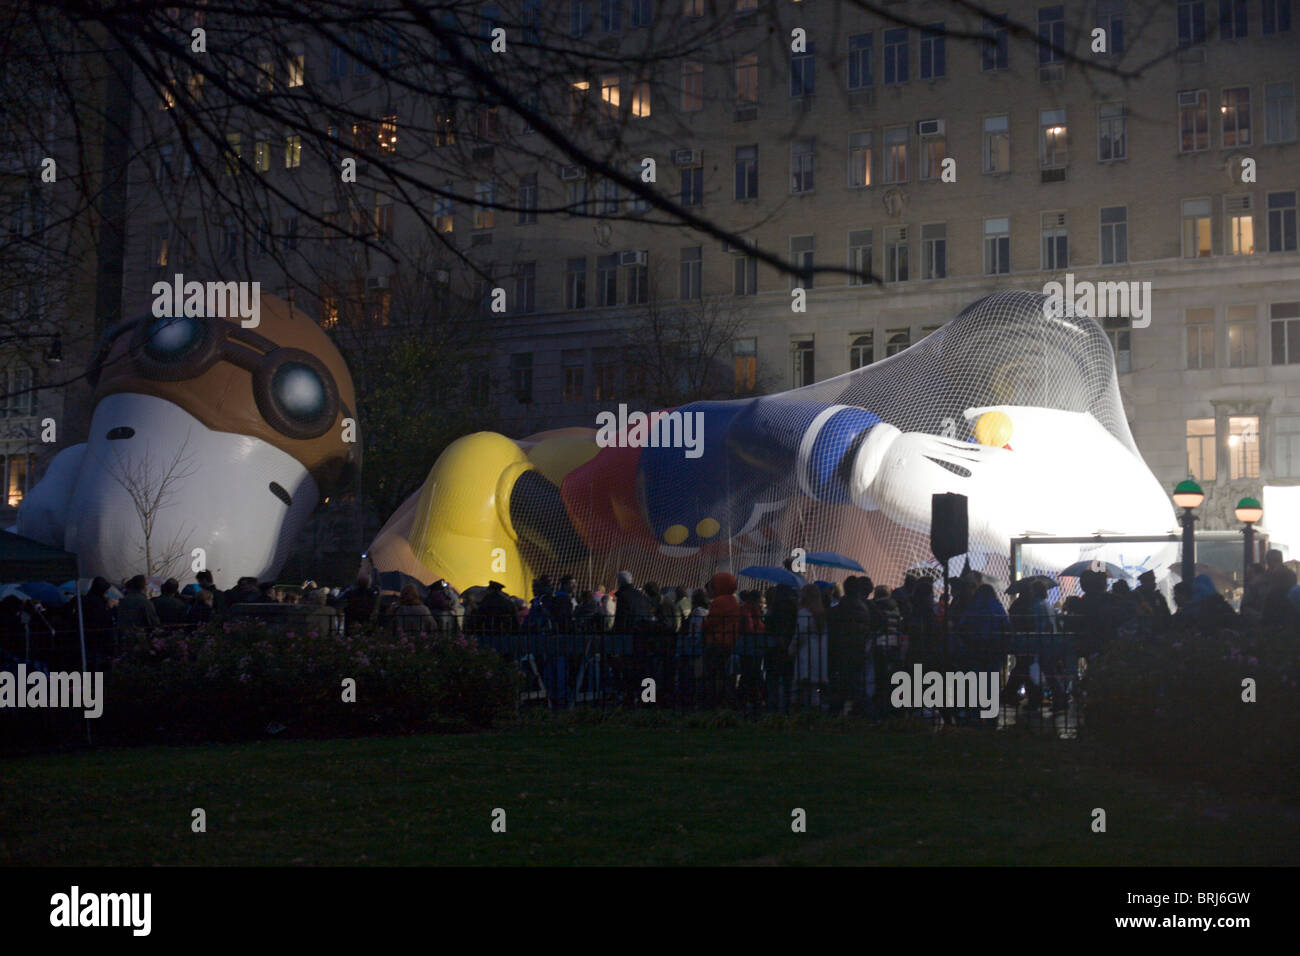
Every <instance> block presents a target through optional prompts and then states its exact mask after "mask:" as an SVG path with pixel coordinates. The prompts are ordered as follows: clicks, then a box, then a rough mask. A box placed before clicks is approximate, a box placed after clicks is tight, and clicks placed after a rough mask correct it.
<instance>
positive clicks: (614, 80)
mask: <svg viewBox="0 0 1300 956" xmlns="http://www.w3.org/2000/svg"><path fill="white" fill-rule="evenodd" d="M618 93H619V91H618V74H617V73H614V74H611V75H609V76H602V77H601V78H600V119H601V122H604V123H612V122H614V121H615V120H617V119H618V102H619V95H618Z"/></svg>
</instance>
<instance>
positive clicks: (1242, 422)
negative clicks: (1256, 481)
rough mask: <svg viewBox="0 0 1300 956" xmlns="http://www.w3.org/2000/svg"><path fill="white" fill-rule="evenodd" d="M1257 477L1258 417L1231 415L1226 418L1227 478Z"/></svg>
mask: <svg viewBox="0 0 1300 956" xmlns="http://www.w3.org/2000/svg"><path fill="white" fill-rule="evenodd" d="M1258 477H1259V419H1258V418H1256V417H1254V416H1253V415H1252V416H1244V415H1243V416H1240V417H1238V416H1236V415H1234V416H1231V417H1230V418H1229V419H1228V478H1229V479H1231V480H1236V479H1238V478H1258Z"/></svg>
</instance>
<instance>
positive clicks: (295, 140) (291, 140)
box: [284, 133, 302, 169]
mask: <svg viewBox="0 0 1300 956" xmlns="http://www.w3.org/2000/svg"><path fill="white" fill-rule="evenodd" d="M301 165H302V136H301V135H299V134H298V133H290V134H289V135H288V136H286V137H285V138H284V168H285V169H297V168H298V167H299V166H301Z"/></svg>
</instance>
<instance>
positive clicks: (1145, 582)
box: [1133, 569, 1169, 626]
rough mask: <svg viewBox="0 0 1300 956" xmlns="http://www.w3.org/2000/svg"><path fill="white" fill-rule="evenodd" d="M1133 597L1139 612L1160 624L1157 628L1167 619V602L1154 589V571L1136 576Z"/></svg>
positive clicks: (1157, 590)
mask: <svg viewBox="0 0 1300 956" xmlns="http://www.w3.org/2000/svg"><path fill="white" fill-rule="evenodd" d="M1133 595H1134V597H1136V598H1137V600H1138V607H1139V610H1140V611H1142V612H1143V613H1146V614H1149V615H1151V616H1152V617H1153V618H1155V619H1156V620H1157V621H1158V622H1160V624H1159V625H1158V626H1163V622H1164V621H1166V620H1168V618H1169V602H1168V601H1166V600H1165V596H1164V595H1163V594H1161V593H1160V590H1159V589H1158V588H1157V587H1156V573H1155V572H1154V571H1152V570H1149V569H1148V570H1146V571H1143V572H1142V573H1141V574H1139V575H1138V586H1137V590H1135V591H1134V592H1133Z"/></svg>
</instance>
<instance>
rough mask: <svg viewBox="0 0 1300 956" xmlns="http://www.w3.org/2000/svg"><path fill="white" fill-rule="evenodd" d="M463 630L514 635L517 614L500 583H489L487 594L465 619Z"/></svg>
mask: <svg viewBox="0 0 1300 956" xmlns="http://www.w3.org/2000/svg"><path fill="white" fill-rule="evenodd" d="M465 630H466V631H468V632H470V633H474V634H515V633H517V632H518V631H519V612H518V610H517V609H516V607H515V602H514V601H512V600H511V599H510V595H508V594H506V586H505V585H504V584H502V583H501V582H500V581H489V582H488V589H487V592H486V593H485V594H484V595H483V596H482V597H480V598H479V601H478V604H477V606H475V608H474V610H472V611H471V612H470V613H469V615H468V616H467V617H466V618H465Z"/></svg>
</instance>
